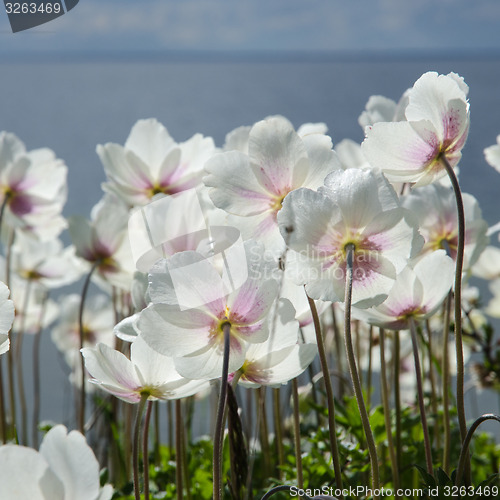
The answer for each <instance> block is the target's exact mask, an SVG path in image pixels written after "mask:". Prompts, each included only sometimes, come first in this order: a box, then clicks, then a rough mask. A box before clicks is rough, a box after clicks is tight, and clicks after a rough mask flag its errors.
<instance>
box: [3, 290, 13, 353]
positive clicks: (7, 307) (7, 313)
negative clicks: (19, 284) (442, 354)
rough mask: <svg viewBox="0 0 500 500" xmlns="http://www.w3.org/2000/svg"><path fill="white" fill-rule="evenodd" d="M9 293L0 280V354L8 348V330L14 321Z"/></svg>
mask: <svg viewBox="0 0 500 500" xmlns="http://www.w3.org/2000/svg"><path fill="white" fill-rule="evenodd" d="M9 294H10V290H9V289H8V288H7V286H6V285H5V284H4V283H2V282H1V281H0V354H4V353H5V352H7V351H8V350H9V347H10V341H9V330H10V329H11V327H12V322H13V321H14V303H13V302H12V300H9Z"/></svg>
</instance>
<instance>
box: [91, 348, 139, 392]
mask: <svg viewBox="0 0 500 500" xmlns="http://www.w3.org/2000/svg"><path fill="white" fill-rule="evenodd" d="M81 352H82V355H83V357H84V358H85V367H86V368H87V371H88V372H89V373H90V375H91V376H92V377H93V378H94V379H96V380H98V381H99V382H100V383H103V384H106V385H109V386H111V387H116V388H117V389H120V390H127V391H128V390H135V389H137V388H138V387H140V385H141V382H140V380H139V378H138V377H137V373H136V371H135V369H134V366H133V364H132V362H131V361H130V360H129V359H128V358H127V357H126V356H125V355H124V354H122V353H121V352H119V351H116V350H115V349H113V348H111V347H109V346H107V345H106V344H101V343H100V344H97V346H96V347H93V348H92V347H84V348H83V349H82V350H81Z"/></svg>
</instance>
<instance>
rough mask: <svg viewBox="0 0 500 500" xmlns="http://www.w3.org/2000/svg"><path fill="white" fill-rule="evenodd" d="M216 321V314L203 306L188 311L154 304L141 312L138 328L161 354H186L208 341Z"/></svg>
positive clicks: (201, 346) (150, 344) (151, 345)
mask: <svg viewBox="0 0 500 500" xmlns="http://www.w3.org/2000/svg"><path fill="white" fill-rule="evenodd" d="M213 322H214V318H213V316H211V315H208V314H207V313H206V312H205V311H202V310H197V309H194V310H192V311H189V313H186V311H179V309H178V308H175V307H172V306H167V305H164V304H152V305H150V306H149V307H147V308H146V309H144V310H143V311H142V312H141V315H140V318H139V321H138V322H137V328H138V329H139V330H140V332H141V336H142V337H143V339H144V340H145V341H146V342H147V343H148V344H149V346H150V347H151V348H153V349H154V350H155V351H158V352H159V353H160V354H164V355H166V356H184V355H187V354H190V353H192V352H195V351H197V350H199V349H201V348H203V347H204V346H206V345H207V343H208V342H209V340H210V328H211V326H212V325H213Z"/></svg>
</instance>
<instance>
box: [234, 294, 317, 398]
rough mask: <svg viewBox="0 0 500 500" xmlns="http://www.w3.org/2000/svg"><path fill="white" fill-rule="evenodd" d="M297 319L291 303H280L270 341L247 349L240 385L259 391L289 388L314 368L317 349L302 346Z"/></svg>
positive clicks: (285, 301) (305, 344) (240, 371)
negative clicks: (294, 379) (269, 387)
mask: <svg viewBox="0 0 500 500" xmlns="http://www.w3.org/2000/svg"><path fill="white" fill-rule="evenodd" d="M294 316H295V311H294V308H293V307H292V305H291V303H290V302H289V301H288V300H286V299H281V300H280V307H279V310H278V313H277V317H276V318H274V319H273V328H272V333H271V334H270V336H269V338H268V339H267V340H266V341H265V342H262V343H260V344H252V345H250V346H249V347H248V349H247V352H246V354H245V362H244V363H243V366H242V367H241V368H240V369H239V370H238V375H239V379H238V383H239V384H240V385H242V386H244V387H248V388H256V387H260V386H262V385H264V386H279V385H280V384H286V383H287V382H289V381H290V380H292V379H293V378H295V377H298V376H299V375H300V374H301V373H302V372H303V371H304V370H305V369H306V368H307V367H308V366H309V365H310V364H311V362H312V361H313V359H314V358H315V356H316V354H317V352H318V348H317V346H316V344H315V343H302V342H299V335H298V334H299V325H298V323H297V321H293V318H294Z"/></svg>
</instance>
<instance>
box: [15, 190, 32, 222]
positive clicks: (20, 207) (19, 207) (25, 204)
mask: <svg viewBox="0 0 500 500" xmlns="http://www.w3.org/2000/svg"><path fill="white" fill-rule="evenodd" d="M9 207H10V210H11V212H12V213H13V214H14V215H17V216H18V217H22V216H23V215H26V214H29V213H31V212H33V208H34V205H33V203H32V202H31V200H30V198H29V196H27V195H24V194H14V195H13V197H12V199H11V200H10V203H9Z"/></svg>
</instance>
